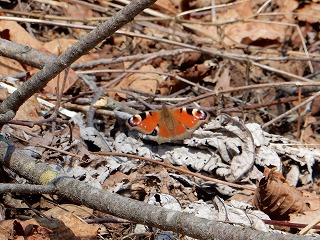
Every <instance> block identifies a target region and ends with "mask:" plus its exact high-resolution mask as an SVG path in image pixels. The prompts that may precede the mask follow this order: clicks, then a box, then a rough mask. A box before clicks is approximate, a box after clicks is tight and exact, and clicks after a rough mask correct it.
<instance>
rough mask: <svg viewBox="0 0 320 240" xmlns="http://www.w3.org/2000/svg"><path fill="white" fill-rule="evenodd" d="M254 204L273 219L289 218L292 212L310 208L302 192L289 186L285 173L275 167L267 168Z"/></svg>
mask: <svg viewBox="0 0 320 240" xmlns="http://www.w3.org/2000/svg"><path fill="white" fill-rule="evenodd" d="M253 205H254V206H255V207H256V208H258V209H259V210H261V211H263V212H264V213H266V214H268V215H269V217H270V218H271V219H273V220H287V219H288V218H289V214H290V213H295V212H297V213H302V212H305V211H307V210H310V205H309V203H308V202H307V199H306V198H304V197H303V195H302V193H301V192H300V191H298V190H297V189H296V188H295V187H292V186H289V185H288V183H287V182H286V180H285V178H284V177H283V175H282V174H281V173H279V172H275V168H273V169H269V168H265V171H264V178H262V179H261V180H260V182H259V185H258V187H257V189H256V191H255V194H254V198H253Z"/></svg>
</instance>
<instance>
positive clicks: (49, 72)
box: [0, 0, 155, 123]
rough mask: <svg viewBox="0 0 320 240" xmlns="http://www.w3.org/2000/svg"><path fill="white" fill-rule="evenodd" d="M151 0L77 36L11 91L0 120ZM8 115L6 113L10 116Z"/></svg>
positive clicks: (137, 3)
mask: <svg viewBox="0 0 320 240" xmlns="http://www.w3.org/2000/svg"><path fill="white" fill-rule="evenodd" d="M154 2H155V0H134V1H132V2H131V3H130V4H128V5H127V6H126V7H124V8H123V9H121V10H120V11H119V12H117V13H116V14H114V15H113V17H112V18H111V19H109V20H108V21H106V22H103V23H101V24H100V25H99V26H97V27H96V28H95V29H94V30H93V31H91V32H90V33H88V34H87V35H85V36H84V37H83V38H81V39H80V40H79V41H78V42H77V43H76V44H74V45H73V46H71V47H70V48H69V49H67V50H66V51H65V52H64V53H62V54H61V55H60V56H58V57H56V58H54V59H52V61H50V62H49V63H47V64H46V65H45V66H44V68H43V69H42V70H41V71H40V72H38V73H37V74H35V75H34V76H32V77H31V78H30V79H29V80H28V81H26V82H25V83H24V84H23V85H21V87H19V88H18V89H17V90H16V91H15V92H13V93H12V94H11V95H10V96H9V97H8V98H7V99H6V100H5V101H3V102H2V104H1V105H0V122H2V123H3V122H4V120H7V119H8V116H6V117H5V116H4V115H5V114H6V113H7V112H9V111H14V112H16V111H17V110H18V109H19V107H20V106H21V105H22V104H23V103H24V102H25V101H26V100H27V99H28V98H29V97H31V96H32V95H33V94H34V93H36V92H37V91H39V90H41V89H42V88H43V87H44V86H45V85H46V84H47V83H48V82H49V81H50V80H51V79H53V78H54V77H55V76H57V75H58V74H59V73H60V72H61V71H62V70H64V69H65V68H67V67H68V66H70V65H71V64H72V63H73V62H74V61H75V60H77V59H78V58H80V57H81V56H82V55H84V54H86V53H87V52H88V51H89V50H91V49H93V48H94V47H95V46H96V45H97V44H98V43H100V42H101V41H103V40H104V39H106V38H108V37H109V36H111V35H112V34H113V33H114V32H115V31H116V30H117V29H119V28H121V27H122V26H124V25H125V24H126V23H128V22H130V21H132V20H133V19H134V17H135V16H136V15H138V14H139V13H140V12H142V11H143V10H144V9H145V8H147V7H148V6H149V5H151V4H153V3H154ZM11 116H12V114H11V115H10V117H11Z"/></svg>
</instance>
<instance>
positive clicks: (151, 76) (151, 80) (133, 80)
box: [110, 65, 162, 99]
mask: <svg viewBox="0 0 320 240" xmlns="http://www.w3.org/2000/svg"><path fill="white" fill-rule="evenodd" d="M139 70H140V71H141V73H133V74H128V75H127V76H126V77H125V78H124V79H122V81H121V82H120V83H119V84H118V85H117V86H116V87H115V89H121V88H131V89H135V90H139V91H142V92H146V93H152V94H154V93H155V92H156V90H157V87H158V84H159V82H161V81H162V78H161V76H160V75H159V74H156V73H151V72H154V71H156V70H155V68H154V67H153V66H151V65H145V66H142V67H141V68H140V69H139ZM111 95H112V96H113V97H114V94H110V96H111ZM117 95H119V96H120V97H121V98H124V99H126V98H127V96H126V94H122V93H117Z"/></svg>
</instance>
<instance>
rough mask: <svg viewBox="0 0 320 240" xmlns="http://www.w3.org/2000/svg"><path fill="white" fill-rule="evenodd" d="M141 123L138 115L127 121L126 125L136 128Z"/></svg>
mask: <svg viewBox="0 0 320 240" xmlns="http://www.w3.org/2000/svg"><path fill="white" fill-rule="evenodd" d="M141 121H142V118H141V116H140V115H135V116H133V117H131V118H129V119H128V124H129V125H130V126H132V127H134V126H138V125H139V124H140V123H141Z"/></svg>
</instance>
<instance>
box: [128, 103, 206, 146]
mask: <svg viewBox="0 0 320 240" xmlns="http://www.w3.org/2000/svg"><path fill="white" fill-rule="evenodd" d="M208 119H209V114H208V113H207V112H205V111H202V110H199V109H194V108H172V109H170V108H168V107H166V106H163V107H162V109H160V110H158V111H147V112H143V113H140V114H138V115H134V116H132V117H131V118H129V119H128V120H127V121H126V124H127V126H128V127H129V129H135V130H138V131H139V132H142V133H144V134H146V135H147V136H148V139H150V140H153V141H156V142H158V143H159V144H161V143H164V142H170V141H171V140H180V139H184V138H188V137H190V135H191V133H192V132H194V131H195V130H196V129H197V128H198V127H199V126H200V125H201V124H202V123H204V122H207V121H208Z"/></svg>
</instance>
